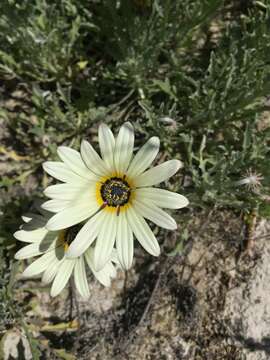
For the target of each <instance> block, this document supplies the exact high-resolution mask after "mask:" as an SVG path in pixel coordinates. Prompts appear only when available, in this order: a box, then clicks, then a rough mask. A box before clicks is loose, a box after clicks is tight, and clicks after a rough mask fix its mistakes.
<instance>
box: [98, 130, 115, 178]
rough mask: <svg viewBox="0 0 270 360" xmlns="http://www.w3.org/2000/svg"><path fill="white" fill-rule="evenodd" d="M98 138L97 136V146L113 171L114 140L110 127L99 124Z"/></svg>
mask: <svg viewBox="0 0 270 360" xmlns="http://www.w3.org/2000/svg"><path fill="white" fill-rule="evenodd" d="M98 138H99V146H100V152H101V155H102V158H103V160H104V162H105V164H106V165H107V167H108V168H109V169H110V171H111V172H113V171H114V160H113V153H114V147H115V140H114V136H113V133H112V132H111V130H110V128H109V127H108V126H107V125H105V124H101V125H100V126H99V128H98Z"/></svg>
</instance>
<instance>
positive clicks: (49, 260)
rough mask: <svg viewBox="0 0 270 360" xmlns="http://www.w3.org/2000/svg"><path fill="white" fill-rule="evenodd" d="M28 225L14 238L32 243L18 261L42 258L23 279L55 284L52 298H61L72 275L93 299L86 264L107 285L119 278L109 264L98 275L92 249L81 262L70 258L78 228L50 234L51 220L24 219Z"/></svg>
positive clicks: (76, 282)
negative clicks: (39, 278)
mask: <svg viewBox="0 0 270 360" xmlns="http://www.w3.org/2000/svg"><path fill="white" fill-rule="evenodd" d="M23 220H24V222H25V224H24V225H23V226H22V228H21V229H20V230H19V231H16V232H15V234H14V237H15V238H16V239H18V240H20V241H23V242H26V243H29V245H26V246H24V247H23V248H22V249H21V250H19V251H18V252H17V253H16V254H15V258H16V259H18V260H21V259H28V258H32V257H35V256H39V258H38V259H37V260H35V261H34V262H33V263H32V264H30V265H29V266H28V267H27V268H26V269H25V270H24V272H23V274H22V276H23V277H32V276H35V275H39V274H43V275H42V282H44V283H46V284H49V283H51V282H52V287H51V296H56V295H58V294H59V293H60V292H61V291H62V290H63V288H64V287H65V286H66V284H67V282H68V280H69V278H70V277H71V275H72V273H73V274H74V282H75V286H76V288H77V290H78V292H79V293H80V295H81V296H82V297H84V298H88V297H89V287H88V283H87V277H86V269H85V260H86V263H87V264H88V266H89V268H90V270H91V271H92V273H93V274H94V276H95V277H96V278H97V279H98V280H99V281H100V282H101V283H102V284H103V285H104V286H110V283H111V278H113V277H115V275H116V270H115V268H114V266H113V265H112V263H111V261H110V260H109V261H108V262H107V263H106V264H105V266H104V267H103V269H101V270H100V271H96V270H95V269H94V266H93V256H94V253H93V249H92V248H91V247H90V248H89V249H87V251H86V252H85V253H84V255H82V256H79V257H77V258H67V257H66V252H67V250H68V248H69V246H70V244H71V242H72V240H73V239H74V237H75V236H76V232H77V231H78V229H77V228H78V226H73V227H71V228H67V229H64V230H60V231H53V232H50V231H48V229H46V228H45V225H46V223H47V222H48V216H44V215H37V214H33V215H29V216H24V217H23Z"/></svg>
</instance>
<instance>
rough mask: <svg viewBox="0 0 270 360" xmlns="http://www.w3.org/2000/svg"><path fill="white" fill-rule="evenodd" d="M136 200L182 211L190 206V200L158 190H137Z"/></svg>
mask: <svg viewBox="0 0 270 360" xmlns="http://www.w3.org/2000/svg"><path fill="white" fill-rule="evenodd" d="M136 199H138V200H139V201H140V200H141V199H142V200H144V201H148V200H149V201H152V202H153V203H154V204H156V205H157V206H159V207H162V208H167V209H181V208H183V207H185V206H187V205H188V204H189V201H188V199H187V198H186V197H185V196H183V195H180V194H177V193H174V192H171V191H168V190H163V189H157V188H140V189H137V190H136Z"/></svg>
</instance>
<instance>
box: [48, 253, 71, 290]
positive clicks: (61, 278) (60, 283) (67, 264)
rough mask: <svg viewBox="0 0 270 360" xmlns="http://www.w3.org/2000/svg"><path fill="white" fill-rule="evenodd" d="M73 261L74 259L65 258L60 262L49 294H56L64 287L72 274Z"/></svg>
mask: <svg viewBox="0 0 270 360" xmlns="http://www.w3.org/2000/svg"><path fill="white" fill-rule="evenodd" d="M75 262H76V259H65V260H64V261H63V262H62V263H61V265H60V267H59V269H58V272H57V274H56V276H55V279H54V281H53V284H52V288H51V296H57V295H58V294H59V293H60V292H61V291H62V290H63V289H64V287H65V286H66V284H67V282H68V280H69V278H70V276H71V274H72V271H73V268H74V266H75Z"/></svg>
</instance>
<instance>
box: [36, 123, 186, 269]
mask: <svg viewBox="0 0 270 360" xmlns="http://www.w3.org/2000/svg"><path fill="white" fill-rule="evenodd" d="M98 135H99V145H100V152H101V157H100V156H99V155H98V153H97V152H96V151H95V150H94V148H93V147H92V145H91V144H90V143H89V142H87V141H84V140H83V141H82V143H81V151H80V152H78V151H75V150H73V149H71V148H69V147H66V146H60V147H59V148H58V155H59V157H60V159H61V160H62V162H58V161H56V162H53V161H48V162H45V164H44V169H45V171H46V172H47V173H48V174H50V175H51V176H53V177H55V178H56V179H58V180H60V181H62V182H64V184H57V185H52V186H49V187H48V188H47V189H46V190H45V195H46V196H48V197H49V198H51V199H52V200H49V201H47V202H45V203H44V204H43V208H44V209H47V210H49V211H52V212H54V213H56V214H55V215H54V216H53V217H52V218H51V219H50V220H49V221H48V223H47V225H46V227H47V228H48V229H49V230H52V231H55V230H60V229H63V228H66V227H69V226H73V225H75V224H78V223H80V222H82V221H84V220H87V219H88V220H87V222H86V223H85V224H84V226H83V227H82V229H81V230H80V231H79V232H78V234H77V236H76V237H75V239H74V241H73V242H72V244H71V245H70V247H69V250H68V252H67V256H70V257H76V256H80V255H81V254H83V253H84V251H85V250H86V249H87V248H88V247H89V246H90V245H91V244H93V243H94V242H95V244H94V248H95V249H94V267H95V268H96V270H100V269H102V267H103V266H104V265H105V264H106V262H107V261H108V259H109V258H110V256H111V252H112V249H113V247H114V244H115V242H116V249H117V254H118V258H119V261H120V264H121V266H122V267H123V268H124V269H128V268H130V267H131V264H132V259H133V234H134V235H135V237H136V238H137V240H138V241H139V242H140V244H141V245H142V247H143V248H144V249H145V250H146V251H147V252H149V253H150V254H152V255H154V256H158V255H159V253H160V248H159V244H158V242H157V239H156V237H155V235H154V234H153V232H152V231H151V229H150V227H149V225H148V224H147V222H146V221H145V219H144V218H146V219H148V220H150V221H152V222H153V223H155V224H157V225H159V226H161V227H163V228H165V229H170V230H174V229H176V227H177V224H176V222H175V220H174V219H173V218H172V217H171V216H170V215H169V214H167V213H166V212H165V211H163V210H162V209H161V208H170V209H178V208H182V207H184V206H187V204H188V200H187V199H186V198H185V197H184V196H182V195H180V194H177V193H173V192H170V191H167V190H163V189H158V188H153V187H152V186H153V185H157V184H159V183H161V182H163V181H165V180H167V179H168V178H170V177H171V176H173V175H174V174H175V173H176V172H177V170H178V169H179V168H180V166H181V162H180V161H179V160H169V161H166V162H165V163H163V164H161V165H158V166H155V167H153V168H150V169H149V170H147V169H148V168H149V167H150V165H151V164H152V162H153V160H154V159H155V157H156V155H157V153H158V150H159V139H158V138H157V137H152V138H150V139H149V140H148V141H147V142H146V144H144V145H143V146H142V148H141V149H140V150H139V151H138V152H137V154H136V155H135V156H134V157H133V147H134V131H133V127H132V125H131V124H130V123H125V124H124V125H123V126H122V127H121V128H120V131H119V134H118V136H117V138H116V139H115V138H114V136H113V134H112V132H111V130H110V129H109V127H108V126H107V125H105V124H101V125H100V126H99V131H98Z"/></svg>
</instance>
